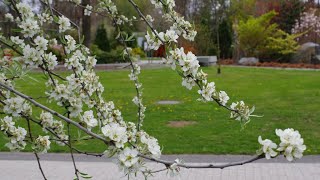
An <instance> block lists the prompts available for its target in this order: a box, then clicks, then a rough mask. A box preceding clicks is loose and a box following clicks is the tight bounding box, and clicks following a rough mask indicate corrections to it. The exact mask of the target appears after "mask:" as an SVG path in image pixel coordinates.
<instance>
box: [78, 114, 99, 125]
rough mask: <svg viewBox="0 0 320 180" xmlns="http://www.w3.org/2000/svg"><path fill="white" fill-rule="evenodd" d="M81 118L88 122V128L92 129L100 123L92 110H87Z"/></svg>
mask: <svg viewBox="0 0 320 180" xmlns="http://www.w3.org/2000/svg"><path fill="white" fill-rule="evenodd" d="M80 119H81V120H82V121H83V122H85V123H86V124H87V127H88V129H91V128H93V127H96V126H97V125H98V121H97V119H96V118H94V115H93V111H92V110H90V111H85V112H84V113H83V116H82V117H81V118H80Z"/></svg>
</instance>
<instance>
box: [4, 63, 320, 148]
mask: <svg viewBox="0 0 320 180" xmlns="http://www.w3.org/2000/svg"><path fill="white" fill-rule="evenodd" d="M222 70H223V72H222V74H221V75H216V69H215V68H214V67H209V68H204V71H205V72H207V73H208V74H209V80H210V81H215V82H216V86H217V88H218V89H219V90H225V91H226V92H227V93H228V94H229V96H230V98H231V100H232V101H238V100H244V101H245V102H246V103H247V104H250V105H255V106H256V111H255V114H257V115H262V116H263V117H261V118H252V120H251V122H250V123H249V124H248V125H247V126H246V128H245V129H244V130H241V127H240V124H239V122H237V121H234V120H230V119H229V112H228V111H227V110H225V109H222V108H220V107H218V106H217V105H216V104H213V103H202V102H198V101H197V99H198V98H199V95H198V94H197V92H196V89H194V90H192V91H188V90H186V89H185V88H183V87H181V85H180V84H181V78H180V77H179V76H178V75H177V74H176V73H175V72H174V71H172V70H171V69H168V68H163V69H147V70H143V71H142V73H141V76H140V79H141V82H142V83H143V87H144V99H143V102H144V104H145V105H146V106H147V111H146V118H145V122H144V126H143V129H144V130H146V131H147V132H148V133H149V134H151V135H153V136H155V137H156V138H158V140H159V142H160V144H161V146H162V147H163V153H165V154H172V153H177V154H180V153H213V154H253V153H255V150H256V149H257V148H258V142H257V138H258V136H259V135H261V136H262V137H263V138H270V139H273V140H276V139H277V138H276V136H275V133H274V130H275V129H276V128H288V127H290V128H294V129H297V130H299V131H300V133H301V134H302V136H303V138H304V140H305V144H306V145H307V153H308V154H319V153H320V130H319V129H320V72H319V71H299V70H275V69H257V68H235V67H224V68H223V69H222ZM98 74H99V75H100V80H101V82H102V83H103V85H104V86H105V94H104V96H105V98H106V99H107V100H113V101H114V102H115V104H116V106H117V107H118V108H119V109H120V110H121V111H122V114H123V116H124V119H125V120H128V121H134V122H135V121H136V119H137V117H136V107H135V106H134V105H133V103H132V102H131V99H132V98H133V97H134V96H135V90H134V88H133V84H132V82H131V81H129V79H128V71H107V72H99V73H98ZM31 76H32V77H33V78H35V79H37V80H38V81H37V82H36V81H32V80H25V81H20V82H19V83H16V84H17V89H19V90H22V91H23V92H24V93H26V94H28V95H30V96H33V97H38V96H42V95H44V93H43V90H44V85H43V82H44V78H43V75H42V74H40V73H32V74H31ZM159 100H178V101H181V102H182V103H180V104H177V105H159V104H157V103H156V102H157V101H159ZM40 101H41V102H42V103H45V104H48V102H47V101H46V100H45V99H41V100H40ZM50 107H53V108H56V107H57V106H56V105H54V104H50ZM34 112H35V114H39V113H40V112H41V111H40V110H36V109H34ZM172 120H187V121H196V122H197V124H194V125H191V126H187V127H182V128H174V127H168V126H167V123H168V122H169V121H172ZM22 125H23V124H22ZM33 128H37V127H36V126H34V127H33ZM37 132H41V131H40V129H39V128H37ZM74 133H75V134H76V132H74ZM276 141H277V140H276ZM5 142H6V140H5V138H4V136H3V135H1V137H0V150H1V151H7V149H6V148H5V147H4V144H5ZM77 147H79V149H83V150H88V151H92V152H102V151H103V150H105V149H106V147H105V146H104V145H103V144H102V143H99V142H96V141H85V142H82V143H81V144H79V143H78V144H77ZM62 151H68V149H66V148H63V147H59V146H52V148H51V152H62Z"/></svg>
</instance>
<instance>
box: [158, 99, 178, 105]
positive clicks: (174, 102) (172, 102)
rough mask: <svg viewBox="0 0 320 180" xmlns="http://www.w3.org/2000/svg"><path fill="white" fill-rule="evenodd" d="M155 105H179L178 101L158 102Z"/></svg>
mask: <svg viewBox="0 0 320 180" xmlns="http://www.w3.org/2000/svg"><path fill="white" fill-rule="evenodd" d="M157 104H180V101H171V100H164V101H158V102H157Z"/></svg>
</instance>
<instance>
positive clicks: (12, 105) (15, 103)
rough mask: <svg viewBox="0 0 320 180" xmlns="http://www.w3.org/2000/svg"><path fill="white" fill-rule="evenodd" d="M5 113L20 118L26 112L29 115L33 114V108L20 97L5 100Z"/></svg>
mask: <svg viewBox="0 0 320 180" xmlns="http://www.w3.org/2000/svg"><path fill="white" fill-rule="evenodd" d="M4 103H5V105H4V107H3V112H5V113H7V114H11V115H12V116H20V113H22V112H24V113H25V114H27V115H30V114H31V106H30V105H29V104H28V103H26V102H25V100H24V99H23V98H21V97H20V96H18V97H15V98H10V99H6V100H4Z"/></svg>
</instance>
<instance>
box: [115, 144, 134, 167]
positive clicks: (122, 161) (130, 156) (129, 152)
mask: <svg viewBox="0 0 320 180" xmlns="http://www.w3.org/2000/svg"><path fill="white" fill-rule="evenodd" d="M138 154H139V152H138V151H137V150H136V149H133V148H128V147H126V148H125V149H124V150H123V151H121V152H120V153H119V155H118V160H119V167H120V168H121V167H122V168H124V169H137V167H134V166H137V165H138V161H139V157H138Z"/></svg>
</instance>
